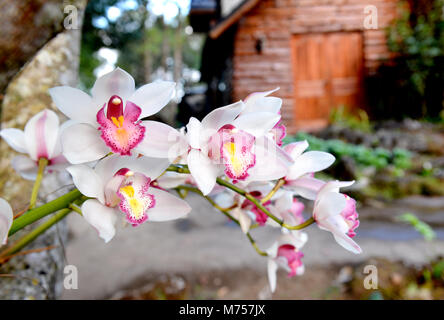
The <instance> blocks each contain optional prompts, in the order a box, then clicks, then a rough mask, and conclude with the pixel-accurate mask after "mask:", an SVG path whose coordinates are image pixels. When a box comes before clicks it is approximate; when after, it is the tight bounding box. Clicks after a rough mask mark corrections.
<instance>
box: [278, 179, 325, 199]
mask: <svg viewBox="0 0 444 320" xmlns="http://www.w3.org/2000/svg"><path fill="white" fill-rule="evenodd" d="M324 185H325V182H324V181H322V180H319V179H316V178H312V177H307V176H303V177H300V178H298V179H296V180H288V181H287V183H286V186H287V187H289V188H290V189H291V191H293V192H294V193H295V194H297V195H299V196H301V197H303V198H305V199H308V200H315V199H316V196H317V195H318V192H319V190H320V189H321V188H322V187H323V186H324Z"/></svg>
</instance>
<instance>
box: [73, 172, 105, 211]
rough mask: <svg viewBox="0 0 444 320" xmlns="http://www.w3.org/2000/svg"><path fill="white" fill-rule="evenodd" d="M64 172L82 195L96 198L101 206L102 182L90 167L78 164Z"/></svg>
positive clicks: (103, 197)
mask: <svg viewBox="0 0 444 320" xmlns="http://www.w3.org/2000/svg"><path fill="white" fill-rule="evenodd" d="M66 170H67V171H68V172H69V173H70V174H71V176H72V180H73V182H74V184H75V186H76V187H77V189H79V191H80V192H81V193H82V194H83V195H85V196H87V197H91V198H97V199H98V200H99V201H100V202H101V203H102V204H104V203H105V195H104V181H102V179H101V178H100V176H99V175H98V174H97V173H96V172H95V171H94V170H93V169H92V168H91V167H88V166H87V165H85V164H78V165H75V166H70V167H68V168H66Z"/></svg>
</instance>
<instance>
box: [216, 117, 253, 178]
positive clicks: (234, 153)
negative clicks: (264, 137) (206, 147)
mask: <svg viewBox="0 0 444 320" xmlns="http://www.w3.org/2000/svg"><path fill="white" fill-rule="evenodd" d="M214 138H215V140H216V141H217V143H218V145H219V148H220V149H219V152H220V155H221V158H222V161H223V164H224V166H225V174H226V175H227V176H228V177H229V178H231V179H233V180H245V179H246V178H247V177H248V175H249V174H248V169H250V168H251V167H253V166H254V165H255V164H256V155H255V154H254V153H253V147H254V142H255V140H256V138H255V137H254V136H253V135H251V134H249V133H247V132H245V131H242V130H239V129H237V128H235V127H233V126H231V125H227V126H224V127H222V128H221V129H219V131H218V132H217V134H215V135H214V136H213V137H212V140H213V139H214Z"/></svg>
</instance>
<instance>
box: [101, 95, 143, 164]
mask: <svg viewBox="0 0 444 320" xmlns="http://www.w3.org/2000/svg"><path fill="white" fill-rule="evenodd" d="M105 106H106V105H104V106H103V107H102V108H101V109H100V110H99V112H98V113H97V122H98V123H99V124H100V127H99V130H100V131H101V132H102V134H101V137H102V139H103V140H104V141H105V144H106V145H107V146H108V147H109V148H110V149H111V150H112V152H114V153H119V154H120V155H122V156H126V155H131V150H132V149H134V148H135V147H136V146H137V145H138V144H139V143H140V142H141V141H142V140H143V138H144V137H145V130H146V129H145V127H144V126H142V125H141V124H140V122H141V121H140V120H138V119H139V116H140V114H141V113H142V109H141V108H140V107H138V106H137V105H135V104H134V103H132V102H131V101H127V102H126V106H125V110H124V109H123V102H122V99H121V98H120V97H119V96H116V95H113V96H112V97H111V98H110V99H109V101H108V107H107V110H106V116H105Z"/></svg>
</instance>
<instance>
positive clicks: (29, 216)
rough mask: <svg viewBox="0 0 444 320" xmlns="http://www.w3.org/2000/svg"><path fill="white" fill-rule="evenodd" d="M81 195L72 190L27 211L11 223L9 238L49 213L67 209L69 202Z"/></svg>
mask: <svg viewBox="0 0 444 320" xmlns="http://www.w3.org/2000/svg"><path fill="white" fill-rule="evenodd" d="M81 196H82V194H81V193H80V191H79V190H77V189H74V190H72V191H70V192H68V193H67V194H65V195H63V196H61V197H60V198H57V199H55V200H53V201H51V202H48V203H47V204H44V205H42V206H40V207H38V208H35V209H32V210H29V211H27V212H26V213H25V214H23V215H21V216H20V217H18V218H17V219H15V220H14V222H13V223H12V226H11V229H10V230H9V236H12V235H13V234H14V233H16V232H17V231H19V230H20V229H23V228H24V227H26V226H27V225H29V224H31V223H33V222H35V221H37V220H39V219H41V218H43V217H45V216H47V215H48V214H50V213H53V212H56V211H58V210H60V209H64V208H67V207H68V206H69V205H70V203H71V202H73V201H74V200H76V199H78V198H80V197H81Z"/></svg>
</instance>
